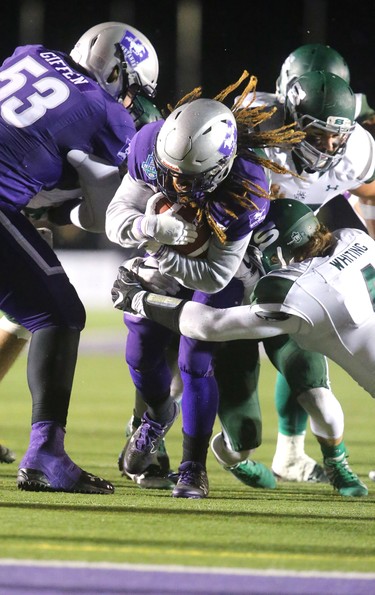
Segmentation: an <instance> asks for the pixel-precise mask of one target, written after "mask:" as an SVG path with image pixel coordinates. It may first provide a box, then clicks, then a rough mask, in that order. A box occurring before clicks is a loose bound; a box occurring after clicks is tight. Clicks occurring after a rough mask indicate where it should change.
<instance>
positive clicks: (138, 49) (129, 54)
mask: <svg viewBox="0 0 375 595" xmlns="http://www.w3.org/2000/svg"><path fill="white" fill-rule="evenodd" d="M120 45H121V49H122V51H123V52H124V57H125V60H126V62H127V63H129V64H130V66H131V67H132V68H135V67H136V66H137V65H138V64H140V62H143V61H144V60H146V59H147V58H148V51H147V48H146V47H145V46H144V45H143V43H142V42H141V40H140V39H138V37H136V36H135V35H134V34H133V33H132V32H131V31H129V30H126V31H125V34H124V37H123V38H122V40H121V41H120Z"/></svg>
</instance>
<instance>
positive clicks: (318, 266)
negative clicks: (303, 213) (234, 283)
mask: <svg viewBox="0 0 375 595" xmlns="http://www.w3.org/2000/svg"><path fill="white" fill-rule="evenodd" d="M335 236H336V237H337V239H338V243H337V245H336V247H335V250H334V252H333V254H331V256H327V257H324V258H312V259H309V260H306V261H304V262H302V263H297V264H292V265H289V266H288V267H287V268H285V269H280V270H278V271H273V272H271V273H269V274H268V275H266V276H265V277H263V278H262V279H261V280H260V282H259V283H258V285H257V287H256V289H255V292H254V302H253V305H252V306H251V310H252V312H254V313H255V314H256V315H257V316H260V317H262V318H263V317H264V318H267V319H270V318H271V319H272V317H274V319H275V320H277V319H278V318H279V317H280V318H282V314H280V313H285V314H287V315H290V314H292V315H293V317H298V318H299V319H300V325H299V327H298V330H297V331H296V332H294V333H293V334H292V335H291V336H292V337H293V338H294V340H295V341H296V342H297V343H298V345H300V347H302V348H303V349H308V350H310V351H316V352H321V353H323V354H324V355H326V356H327V357H329V358H330V359H332V360H333V361H335V362H336V363H337V364H339V365H340V366H341V367H342V368H343V369H345V370H346V371H347V372H348V373H349V374H350V375H351V376H352V377H353V378H354V379H355V380H356V381H357V382H358V383H359V384H360V385H361V386H362V387H363V388H364V389H365V390H367V391H368V392H369V393H370V394H371V395H372V396H373V397H375V342H374V337H375V312H374V309H375V242H374V240H372V239H371V238H370V237H369V236H368V235H367V234H366V233H364V232H362V231H359V230H355V229H342V230H338V231H336V232H335ZM275 296H276V297H275ZM272 315H273V316H272Z"/></svg>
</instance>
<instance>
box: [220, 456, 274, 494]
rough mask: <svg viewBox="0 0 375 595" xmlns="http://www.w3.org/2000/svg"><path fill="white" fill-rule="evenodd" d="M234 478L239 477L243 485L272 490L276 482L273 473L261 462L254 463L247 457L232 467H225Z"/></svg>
mask: <svg viewBox="0 0 375 595" xmlns="http://www.w3.org/2000/svg"><path fill="white" fill-rule="evenodd" d="M225 469H226V470H227V471H230V472H231V473H232V475H234V477H235V478H236V479H239V480H240V481H242V483H244V484H245V485H247V486H249V487H251V488H263V489H266V490H273V489H275V488H276V485H277V482H276V479H275V476H274V474H273V473H272V471H271V470H270V469H268V468H267V467H266V466H265V465H263V463H256V462H255V461H251V460H249V459H247V461H243V462H242V463H238V464H237V465H234V467H225Z"/></svg>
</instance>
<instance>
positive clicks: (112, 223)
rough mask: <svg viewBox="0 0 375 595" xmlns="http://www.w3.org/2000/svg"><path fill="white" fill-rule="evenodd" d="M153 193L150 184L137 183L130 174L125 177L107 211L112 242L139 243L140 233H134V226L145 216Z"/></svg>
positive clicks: (122, 243)
mask: <svg viewBox="0 0 375 595" xmlns="http://www.w3.org/2000/svg"><path fill="white" fill-rule="evenodd" d="M152 195H153V190H152V189H151V188H149V187H148V186H146V185H144V184H140V183H137V181H136V180H133V179H132V178H130V176H129V175H128V174H127V175H126V176H125V177H124V179H123V181H122V182H121V186H120V188H119V189H118V190H117V192H116V194H115V195H114V197H113V199H112V200H111V202H110V203H109V205H108V208H107V212H106V223H105V230H106V234H107V236H108V239H109V240H111V242H114V243H115V244H120V246H124V247H132V246H133V247H137V246H138V245H139V243H140V241H139V235H137V234H134V233H133V232H134V228H133V226H134V225H135V226H136V221H138V220H140V219H141V217H143V215H144V212H145V210H146V204H147V201H148V199H149V198H150V197H151V196H152ZM136 227H137V226H136Z"/></svg>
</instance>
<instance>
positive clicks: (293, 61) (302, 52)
mask: <svg viewBox="0 0 375 595" xmlns="http://www.w3.org/2000/svg"><path fill="white" fill-rule="evenodd" d="M314 70H325V71H326V72H331V73H332V74H336V75H337V76H339V77H341V78H342V79H344V81H346V82H347V83H348V85H349V84H350V72H349V67H348V65H347V63H346V62H345V60H344V58H343V57H342V56H341V54H339V53H338V52H337V51H336V50H334V49H333V48H331V47H329V46H328V45H323V44H322V43H306V44H305V45H301V47H299V48H297V49H296V50H294V52H292V53H291V54H289V56H288V57H287V59H286V60H285V61H284V63H283V65H282V67H281V71H280V75H279V77H278V79H277V81H276V96H277V99H278V101H280V103H284V101H285V97H286V93H287V89H288V87H289V86H290V85H291V84H292V83H293V82H294V81H295V80H296V79H297V78H298V77H300V76H302V75H303V74H305V73H306V72H311V71H314Z"/></svg>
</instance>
